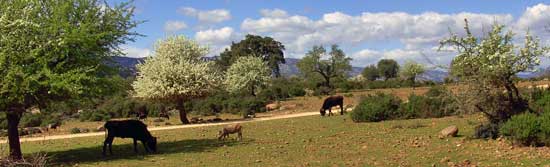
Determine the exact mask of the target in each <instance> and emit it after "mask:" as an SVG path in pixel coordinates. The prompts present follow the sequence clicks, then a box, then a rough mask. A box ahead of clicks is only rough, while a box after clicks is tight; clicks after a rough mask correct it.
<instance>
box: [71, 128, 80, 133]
mask: <svg viewBox="0 0 550 167" xmlns="http://www.w3.org/2000/svg"><path fill="white" fill-rule="evenodd" d="M70 133H71V134H77V133H80V129H79V128H72V129H71V131H70Z"/></svg>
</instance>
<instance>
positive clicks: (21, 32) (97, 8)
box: [0, 0, 139, 160]
mask: <svg viewBox="0 0 550 167" xmlns="http://www.w3.org/2000/svg"><path fill="white" fill-rule="evenodd" d="M132 16H133V8H132V7H131V6H129V5H128V4H126V3H124V4H120V5H116V6H114V7H110V6H109V5H108V4H105V3H103V1H99V0H65V1H45V0H9V1H0V76H2V77H1V78H0V96H1V97H2V98H0V111H2V112H5V114H6V116H7V120H8V141H9V148H10V157H11V158H12V159H15V160H20V159H22V155H21V147H20V142H19V134H18V129H17V128H18V124H19V121H20V119H21V116H22V114H23V112H25V111H26V110H27V109H29V108H31V107H38V108H41V109H43V108H46V107H47V106H49V105H50V104H52V102H59V101H66V100H69V99H79V98H83V97H98V96H103V95H106V94H109V93H111V92H114V91H113V90H112V88H114V87H116V86H114V85H113V84H112V82H111V81H112V80H111V79H110V78H111V76H113V75H114V73H113V72H114V70H112V69H111V68H110V67H109V66H107V65H106V64H105V62H106V61H108V59H109V58H110V56H115V55H121V51H120V48H119V46H120V45H121V44H124V43H125V42H126V41H128V40H133V39H134V37H135V35H138V34H137V33H134V32H131V31H130V30H131V29H132V28H134V27H136V25H137V24H139V22H136V21H133V20H132Z"/></svg>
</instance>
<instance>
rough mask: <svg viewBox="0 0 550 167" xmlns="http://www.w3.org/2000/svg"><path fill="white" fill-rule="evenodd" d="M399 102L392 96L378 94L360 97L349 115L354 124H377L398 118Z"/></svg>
mask: <svg viewBox="0 0 550 167" xmlns="http://www.w3.org/2000/svg"><path fill="white" fill-rule="evenodd" d="M400 104H401V100H400V99H399V98H398V97H396V96H393V95H389V94H382V93H378V94H376V95H369V96H365V97H362V98H361V100H360V102H359V105H357V106H356V107H355V108H354V109H353V111H352V113H351V114H350V115H351V119H352V120H353V121H354V122H378V121H383V120H388V119H395V118H397V117H398V115H397V110H398V109H399V105H400Z"/></svg>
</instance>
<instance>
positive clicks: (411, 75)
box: [401, 60, 426, 89]
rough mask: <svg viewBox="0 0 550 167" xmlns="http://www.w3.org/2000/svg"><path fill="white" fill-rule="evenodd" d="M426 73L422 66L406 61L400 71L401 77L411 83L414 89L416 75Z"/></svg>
mask: <svg viewBox="0 0 550 167" xmlns="http://www.w3.org/2000/svg"><path fill="white" fill-rule="evenodd" d="M425 71H426V69H425V67H424V65H422V64H419V63H416V62H414V61H412V60H411V61H407V62H405V64H404V65H403V68H402V69H401V76H402V77H404V78H405V79H406V80H408V81H410V82H411V83H412V86H413V89H414V83H415V81H416V77H417V76H418V75H421V74H423V73H424V72H425Z"/></svg>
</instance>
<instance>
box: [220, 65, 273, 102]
mask: <svg viewBox="0 0 550 167" xmlns="http://www.w3.org/2000/svg"><path fill="white" fill-rule="evenodd" d="M270 79H271V72H270V71H269V68H268V66H267V64H266V63H264V62H263V61H262V59H261V58H258V57H252V56H248V57H240V58H239V59H237V61H236V62H235V63H233V64H232V65H231V67H229V69H228V70H227V72H226V77H225V80H224V85H225V87H226V89H227V91H229V92H232V93H239V92H242V91H246V92H248V93H249V94H250V95H253V96H256V93H257V92H258V91H259V90H261V89H263V88H265V87H266V86H267V84H268V82H269V81H270Z"/></svg>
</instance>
